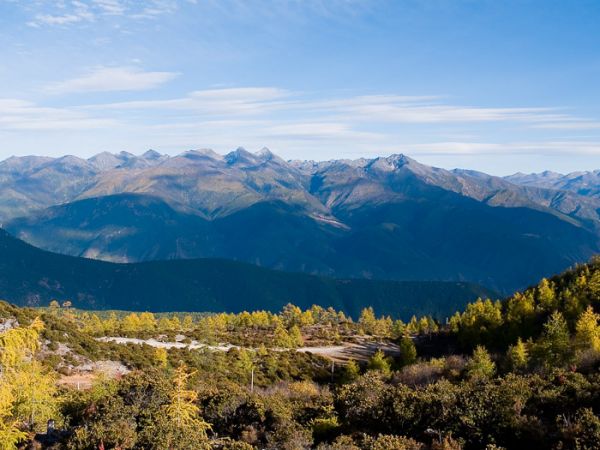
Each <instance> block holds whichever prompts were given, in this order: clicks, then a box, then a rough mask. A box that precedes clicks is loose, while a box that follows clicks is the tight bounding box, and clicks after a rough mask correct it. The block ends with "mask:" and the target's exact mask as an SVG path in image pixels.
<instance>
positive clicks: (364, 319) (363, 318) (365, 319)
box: [358, 306, 377, 334]
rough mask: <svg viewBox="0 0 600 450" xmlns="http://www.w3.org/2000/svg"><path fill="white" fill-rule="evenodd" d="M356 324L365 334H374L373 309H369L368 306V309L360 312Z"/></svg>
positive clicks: (374, 318)
mask: <svg viewBox="0 0 600 450" xmlns="http://www.w3.org/2000/svg"><path fill="white" fill-rule="evenodd" d="M358 323H359V324H360V326H361V328H362V330H363V331H364V332H365V333H367V334H375V331H376V328H377V318H376V317H375V312H374V311H373V308H371V307H370V306H369V307H368V308H364V309H363V310H362V311H361V312H360V317H359V319H358Z"/></svg>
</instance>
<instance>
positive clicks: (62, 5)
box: [25, 0, 178, 28]
mask: <svg viewBox="0 0 600 450" xmlns="http://www.w3.org/2000/svg"><path fill="white" fill-rule="evenodd" d="M25 10H26V11H29V12H32V18H31V20H29V21H28V22H27V24H28V25H29V26H31V27H35V28H40V27H43V26H61V27H66V26H69V25H76V24H81V23H86V22H94V21H97V20H99V19H100V18H102V17H104V16H112V17H115V16H119V17H124V18H127V19H132V20H140V19H143V20H145V19H155V18H157V17H160V16H162V15H165V14H171V13H174V12H175V11H177V10H178V3H177V2H176V1H174V0H148V1H135V0H88V1H86V2H84V1H80V0H71V1H66V2H64V1H63V2H35V3H33V4H32V5H28V6H27V8H25Z"/></svg>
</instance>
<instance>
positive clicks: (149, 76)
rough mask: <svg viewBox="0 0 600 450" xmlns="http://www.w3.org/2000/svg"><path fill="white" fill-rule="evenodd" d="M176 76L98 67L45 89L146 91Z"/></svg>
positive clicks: (53, 92)
mask: <svg viewBox="0 0 600 450" xmlns="http://www.w3.org/2000/svg"><path fill="white" fill-rule="evenodd" d="M176 76H177V73H174V72H144V71H142V70H140V69H137V68H133V67H98V68H96V69H94V70H92V71H90V72H89V73H87V74H85V75H82V76H80V77H77V78H72V79H70V80H66V81H61V82H58V83H53V84H50V85H48V86H46V88H45V91H46V92H48V93H51V94H68V93H86V92H111V91H145V90H148V89H153V88H156V87H158V86H160V85H161V84H163V83H166V82H167V81H170V80H172V79H173V78H175V77H176Z"/></svg>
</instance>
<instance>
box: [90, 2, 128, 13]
mask: <svg viewBox="0 0 600 450" xmlns="http://www.w3.org/2000/svg"><path fill="white" fill-rule="evenodd" d="M94 4H95V5H96V6H97V7H98V8H99V9H100V10H101V11H102V12H103V13H104V14H107V15H111V16H120V15H123V14H124V13H125V11H126V10H127V8H126V7H125V5H124V4H123V3H122V2H121V1H120V0H94Z"/></svg>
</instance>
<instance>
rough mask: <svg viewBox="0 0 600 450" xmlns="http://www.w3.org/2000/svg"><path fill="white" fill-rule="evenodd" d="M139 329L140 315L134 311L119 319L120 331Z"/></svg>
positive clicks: (135, 330) (131, 331)
mask: <svg viewBox="0 0 600 450" xmlns="http://www.w3.org/2000/svg"><path fill="white" fill-rule="evenodd" d="M140 330H141V324H140V317H139V316H138V315H137V314H136V313H131V314H128V315H127V316H125V317H124V318H123V320H122V321H121V331H123V332H125V333H135V332H137V331H140Z"/></svg>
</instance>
